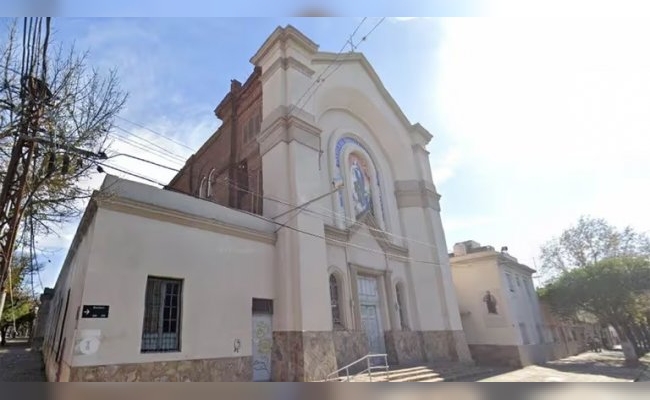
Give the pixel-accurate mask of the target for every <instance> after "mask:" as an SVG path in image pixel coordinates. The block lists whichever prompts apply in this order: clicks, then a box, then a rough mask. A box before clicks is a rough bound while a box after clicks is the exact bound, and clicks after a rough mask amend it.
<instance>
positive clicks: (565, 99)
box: [42, 17, 650, 286]
mask: <svg viewBox="0 0 650 400" xmlns="http://www.w3.org/2000/svg"><path fill="white" fill-rule="evenodd" d="M359 21H360V18H336V19H296V18H294V19H292V18H275V19H273V18H268V19H267V18H242V19H240V18H226V19H155V18H150V19H108V18H97V19H85V18H84V19H56V20H55V23H54V28H55V36H54V37H55V39H57V40H59V41H62V42H64V43H68V44H69V43H72V41H75V42H76V46H77V47H78V48H80V49H90V55H89V63H90V64H92V65H93V66H96V67H98V68H100V69H103V70H105V69H107V68H110V67H117V68H118V72H119V75H120V78H121V81H122V84H123V88H124V89H125V90H127V91H128V92H129V93H130V98H129V101H128V104H127V107H126V108H125V110H124V112H123V113H122V114H121V116H122V117H124V118H125V119H126V120H129V121H133V122H137V123H139V124H141V125H143V126H145V127H148V128H151V129H153V130H155V131H156V132H160V133H163V134H165V135H168V136H170V137H173V138H175V140H178V141H181V142H183V143H185V144H186V145H188V146H189V147H191V148H198V146H200V145H201V144H202V143H203V141H204V140H205V139H207V138H208V137H209V136H210V134H211V133H212V132H213V131H214V129H215V128H216V127H217V126H218V121H217V119H216V117H214V115H213V110H214V108H215V106H216V105H217V104H218V102H219V101H220V100H221V98H222V97H223V96H224V94H225V93H226V92H227V91H228V89H229V85H230V79H238V80H240V81H243V80H245V79H246V77H247V76H248V74H249V73H250V72H251V71H252V65H251V64H250V63H249V61H248V60H249V59H250V57H251V56H252V55H253V54H254V53H255V51H256V50H257V49H258V48H259V46H260V45H261V44H262V42H263V41H264V40H265V39H266V37H267V36H268V35H269V34H270V33H271V32H272V31H273V29H274V28H275V27H276V26H278V25H286V24H288V23H291V24H293V25H294V26H296V27H297V28H298V29H300V30H301V31H303V32H304V33H305V34H306V35H307V36H309V37H310V38H312V40H314V41H315V42H316V43H318V44H319V45H320V48H321V50H323V51H334V52H336V51H338V50H339V49H340V48H341V46H342V44H343V43H344V42H345V41H346V40H347V39H348V36H349V34H350V33H351V32H352V31H353V30H354V28H355V27H356V25H357V24H358V23H359ZM377 21H378V18H375V17H371V18H368V21H367V22H366V23H365V25H363V26H362V28H361V29H360V31H359V34H360V35H361V34H363V33H365V32H367V31H368V30H370V29H371V28H372V26H373V25H374V24H375V23H376V22H377ZM647 37H650V24H648V21H645V20H616V19H572V18H557V19H550V18H530V19H529V18H509V19H498V18H414V19H406V18H403V19H392V18H389V19H387V20H386V21H385V22H383V23H382V24H381V25H380V26H379V27H378V28H377V29H376V30H375V31H374V32H373V33H372V35H371V36H370V37H369V38H368V40H367V41H365V42H363V44H361V46H360V47H359V49H358V51H362V52H364V53H365V54H366V57H367V58H368V59H369V61H370V62H371V63H372V64H373V66H374V68H375V69H376V71H377V73H378V74H379V76H380V78H381V79H382V81H383V83H384V85H385V86H386V88H387V89H388V91H389V92H390V93H391V94H392V96H393V97H394V98H395V100H396V101H397V103H398V104H400V106H401V107H402V109H403V111H404V113H405V114H406V115H407V117H408V118H409V119H410V120H411V121H412V122H420V123H421V124H422V125H424V126H425V127H426V128H427V129H429V130H430V131H431V132H432V133H433V134H434V139H433V140H432V142H431V143H430V145H429V148H428V149H429V151H430V152H431V158H430V160H431V165H432V169H433V176H434V181H435V183H436V185H437V188H438V191H439V192H440V193H441V194H442V200H441V205H442V217H443V223H444V224H445V234H446V237H447V244H448V246H449V247H451V246H452V245H453V244H454V243H455V242H458V241H462V240H468V239H473V240H476V241H479V242H481V243H484V244H491V245H493V246H495V247H496V248H500V247H501V246H503V245H507V246H508V247H509V248H510V252H511V254H513V255H514V256H516V257H518V258H519V259H520V260H521V261H522V262H524V263H527V264H528V265H530V266H534V263H535V262H534V260H533V257H536V256H537V254H538V248H539V246H540V245H541V244H542V243H543V242H544V241H546V240H548V239H550V238H551V237H552V236H554V235H556V234H558V233H560V231H561V230H562V229H563V228H565V227H567V226H569V225H570V224H572V223H573V222H575V221H576V220H577V218H578V217H579V216H580V215H581V214H591V215H594V216H598V217H603V218H606V219H608V220H609V221H610V222H611V223H613V224H616V225H618V226H623V225H628V224H629V225H632V226H634V227H635V228H637V229H638V230H641V231H648V230H650V213H647V212H646V211H645V209H646V207H647V204H650V196H649V194H648V191H647V190H646V188H647V183H648V182H650V168H649V165H648V164H649V162H648V161H647V156H646V152H647V148H648V147H649V146H650V139H649V137H650V136H649V135H648V134H647V132H648V131H649V130H650V114H649V113H648V112H647V110H648V109H650V76H649V73H648V72H647V71H650V68H649V67H650V55H648V54H647V52H644V51H643V50H642V49H643V48H645V47H646V44H645V40H646V38H647ZM116 122H117V125H118V126H120V127H121V128H124V129H126V130H127V131H129V132H131V133H134V134H136V135H138V136H141V137H144V138H148V139H149V140H152V141H155V142H156V143H159V144H160V145H162V146H164V147H166V148H169V150H170V151H171V152H172V153H174V154H175V155H176V157H175V160H172V159H170V158H169V157H170V156H169V155H167V156H166V157H162V156H161V155H160V154H158V155H149V156H148V158H150V159H152V160H157V161H163V162H167V163H169V164H170V165H172V166H175V167H180V166H181V165H182V163H181V162H179V161H178V160H180V159H182V158H184V157H187V156H189V154H190V153H191V151H190V150H188V149H187V148H185V147H184V146H180V145H176V144H174V143H172V142H164V141H163V142H161V139H160V138H159V137H157V136H155V135H154V134H152V133H151V132H149V131H147V130H146V129H143V128H141V127H139V126H136V125H133V124H131V123H129V122H126V121H125V120H122V119H118V120H117V121H116ZM118 133H120V134H123V133H122V132H118ZM115 148H116V149H117V150H120V151H125V152H130V153H131V154H137V153H138V151H139V150H138V149H134V148H133V147H130V146H129V145H127V144H125V143H124V142H122V141H119V140H116V141H115ZM115 165H118V166H120V167H122V168H127V169H130V170H132V171H138V172H139V173H141V174H143V175H146V176H148V177H151V178H155V179H157V180H159V181H162V182H166V181H168V180H169V178H170V177H171V175H172V174H173V173H170V172H169V171H165V170H161V169H159V168H156V167H153V166H150V165H142V164H141V163H138V162H136V161H133V160H129V159H116V161H115ZM118 175H120V174H118ZM99 182H101V177H100V176H98V177H97V178H96V179H94V180H93V182H92V183H91V184H92V185H97V184H99ZM75 229H76V224H71V225H70V226H68V227H66V228H65V229H64V230H63V235H62V237H61V238H51V239H49V241H48V243H49V245H50V246H52V247H54V248H59V249H60V251H58V252H57V253H56V255H55V256H54V257H51V260H52V263H51V264H50V267H49V268H48V270H46V271H45V273H44V274H43V277H42V278H43V284H44V285H46V286H51V285H53V284H54V281H55V279H56V276H57V274H58V270H59V268H60V266H61V263H62V260H63V258H64V257H65V254H66V251H67V246H68V244H69V240H70V239H71V238H72V235H73V234H74V231H75Z"/></svg>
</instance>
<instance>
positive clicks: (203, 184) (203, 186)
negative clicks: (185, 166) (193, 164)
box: [199, 176, 205, 198]
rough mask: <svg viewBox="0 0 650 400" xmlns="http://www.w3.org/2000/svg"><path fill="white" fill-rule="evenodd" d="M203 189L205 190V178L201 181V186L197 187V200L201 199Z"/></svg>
mask: <svg viewBox="0 0 650 400" xmlns="http://www.w3.org/2000/svg"><path fill="white" fill-rule="evenodd" d="M203 188H205V176H204V177H203V178H202V179H201V184H200V185H199V198H203Z"/></svg>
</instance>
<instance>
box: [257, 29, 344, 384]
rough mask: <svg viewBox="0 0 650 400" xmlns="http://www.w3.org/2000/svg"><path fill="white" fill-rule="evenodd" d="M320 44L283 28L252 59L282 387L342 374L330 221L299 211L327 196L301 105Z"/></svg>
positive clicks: (315, 134)
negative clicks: (257, 79)
mask: <svg viewBox="0 0 650 400" xmlns="http://www.w3.org/2000/svg"><path fill="white" fill-rule="evenodd" d="M316 50H317V46H316V45H315V44H314V43H313V42H311V41H310V40H309V39H307V38H306V37H304V35H302V34H301V33H300V32H298V31H297V30H295V29H294V28H293V27H290V26H289V27H286V28H278V29H276V31H275V32H274V33H273V34H272V35H271V37H270V38H269V39H268V40H267V41H266V42H265V43H264V45H263V46H262V48H261V49H260V50H259V51H258V53H257V54H256V55H255V56H254V57H253V58H252V59H251V62H253V63H254V64H255V65H257V66H260V67H261V68H262V93H263V110H262V118H263V120H262V132H261V134H260V136H259V138H258V142H259V143H260V154H261V156H262V170H263V174H264V175H263V193H264V197H265V199H264V205H263V210H264V216H266V217H268V218H271V219H274V220H275V221H276V222H277V223H278V232H277V241H276V263H275V265H276V271H275V274H274V275H275V299H274V300H275V301H274V305H275V308H274V320H273V330H274V334H273V338H274V343H273V356H272V375H273V380H276V381H307V380H318V379H323V378H325V376H326V375H327V374H329V373H330V372H333V371H334V370H335V369H336V355H335V351H334V342H333V336H332V318H331V308H330V302H329V281H328V275H327V261H326V260H327V254H326V244H325V228H324V222H323V220H322V219H320V218H318V216H314V215H311V214H308V213H305V212H300V211H295V212H290V213H287V214H286V215H284V216H282V217H280V218H275V217H277V216H278V215H279V214H281V213H284V212H285V211H287V210H290V209H292V208H295V207H296V206H298V205H301V204H303V203H305V202H307V201H309V200H311V199H313V198H315V197H318V196H320V195H322V194H323V193H325V192H326V191H327V190H329V188H322V187H321V185H320V182H321V180H320V175H319V173H320V172H319V168H318V162H319V156H320V152H319V141H320V134H321V131H320V129H319V128H318V127H317V126H315V125H314V117H313V116H312V115H311V114H310V113H309V111H308V107H307V108H303V107H296V106H295V105H296V103H298V101H299V100H300V97H301V95H302V94H303V93H304V92H305V91H306V90H307V88H308V87H309V85H311V75H310V72H309V71H310V68H309V64H310V58H311V56H312V55H313V54H314V53H315V52H316Z"/></svg>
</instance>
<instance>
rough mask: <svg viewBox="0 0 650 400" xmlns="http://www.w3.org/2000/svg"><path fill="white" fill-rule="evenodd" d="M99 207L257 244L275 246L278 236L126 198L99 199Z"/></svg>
mask: <svg viewBox="0 0 650 400" xmlns="http://www.w3.org/2000/svg"><path fill="white" fill-rule="evenodd" d="M97 205H98V207H99V208H101V209H107V210H111V211H116V212H121V213H125V214H131V215H136V216H140V217H143V218H150V219H154V220H157V221H162V222H169V223H172V224H177V225H181V226H186V227H190V228H196V229H201V230H205V231H210V232H215V233H221V234H225V235H230V236H236V237H239V238H242V239H248V240H253V241H256V242H261V243H267V244H275V242H276V238H277V236H276V235H275V234H273V233H268V232H262V231H258V230H255V229H251V228H247V227H243V226H237V225H233V224H229V223H226V222H223V221H219V220H215V219H210V218H202V217H197V216H194V215H188V214H185V213H181V212H178V211H174V210H170V209H167V208H163V207H159V206H153V205H150V204H144V203H141V202H138V201H134V200H128V199H124V198H118V197H113V198H98V199H97Z"/></svg>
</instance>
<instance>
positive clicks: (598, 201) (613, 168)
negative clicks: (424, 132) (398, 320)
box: [431, 18, 650, 263]
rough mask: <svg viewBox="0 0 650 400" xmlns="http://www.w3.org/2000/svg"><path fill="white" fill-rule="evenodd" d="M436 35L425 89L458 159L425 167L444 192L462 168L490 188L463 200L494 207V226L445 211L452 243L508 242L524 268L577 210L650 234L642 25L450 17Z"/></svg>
mask: <svg viewBox="0 0 650 400" xmlns="http://www.w3.org/2000/svg"><path fill="white" fill-rule="evenodd" d="M442 27H443V37H442V42H441V47H440V49H439V53H438V54H437V60H438V65H437V68H436V71H435V81H434V82H432V83H431V88H432V91H433V92H434V93H435V99H436V104H439V108H438V109H436V110H435V111H436V113H437V114H438V115H439V116H440V119H441V121H442V122H441V123H442V124H443V125H444V127H445V135H446V136H449V141H450V142H452V143H453V149H454V150H453V151H458V153H457V154H459V155H460V156H462V157H460V158H456V159H454V160H453V162H449V161H448V162H447V163H445V162H443V161H441V162H440V164H439V165H437V166H436V165H435V164H434V163H433V161H432V166H433V171H434V173H436V174H438V175H439V176H440V177H442V178H443V180H444V179H445V178H446V179H447V181H446V183H445V185H446V186H447V187H449V185H454V183H455V181H457V180H461V179H463V177H459V176H454V175H453V170H454V167H453V165H456V166H458V165H460V164H461V163H462V165H463V168H469V169H471V170H473V171H475V172H476V173H477V174H478V175H480V176H482V177H484V179H487V180H489V185H488V188H489V191H487V192H485V191H484V192H480V191H479V189H478V188H479V187H480V188H481V189H483V188H484V187H485V185H479V184H478V182H473V183H468V182H463V187H468V188H469V189H468V190H467V191H465V192H464V193H463V194H462V195H463V196H468V197H475V198H484V199H497V201H495V204H496V206H495V207H493V209H492V210H490V213H489V215H487V216H486V220H492V221H493V225H492V226H491V227H490V229H485V228H484V227H483V226H478V225H477V224H472V223H467V224H462V223H458V222H454V221H458V220H462V218H461V217H462V216H459V215H450V216H448V217H447V218H446V219H448V220H450V221H451V223H450V224H446V225H445V227H446V229H447V230H449V231H450V232H449V235H448V237H450V238H451V239H453V240H456V239H458V240H466V239H468V238H470V237H469V236H475V238H476V239H477V240H479V241H481V242H487V243H485V244H493V245H495V247H496V245H499V246H500V245H501V243H506V244H509V246H510V248H511V252H513V255H515V256H516V257H518V258H520V259H521V260H523V261H524V262H527V263H531V262H532V258H533V256H536V255H537V252H538V247H539V245H541V244H542V243H543V242H544V241H546V240H547V239H550V238H551V237H552V236H554V235H557V234H559V233H560V232H561V230H562V229H564V228H565V227H567V226H569V225H570V224H572V223H573V222H574V221H575V220H576V219H577V218H578V216H579V215H580V214H591V215H595V216H599V217H603V218H606V219H607V220H609V221H610V222H611V223H613V224H616V225H625V224H631V225H633V226H635V227H636V228H637V229H640V230H648V229H650V217H647V216H646V215H647V213H646V212H645V207H646V206H645V204H648V203H649V202H650V192H648V191H647V190H645V186H647V185H646V184H645V183H644V182H648V181H650V165H649V162H648V161H647V155H646V153H647V149H648V148H649V147H650V136H649V135H647V132H649V131H650V114H648V113H647V110H648V109H650V74H648V73H647V71H648V70H650V54H649V53H647V52H643V51H639V49H641V48H644V46H645V40H646V39H645V38H647V37H650V25H649V24H647V22H646V21H640V20H617V19H603V20H590V19H514V18H513V19H498V18H489V19H488V18H470V19H465V18H449V19H445V20H443V21H442ZM457 149H458V150H457ZM459 150H462V152H461V151H459ZM453 151H452V150H449V152H450V153H452V154H453ZM434 178H435V175H434ZM459 182H460V181H459ZM472 186H475V187H476V188H477V189H476V190H474V191H473V190H472V188H471V187H472ZM442 194H443V196H445V195H446V194H445V193H444V192H443V193H442ZM455 200H456V199H453V198H449V196H446V201H447V202H454V201H455ZM466 212H467V213H468V214H471V213H472V210H466ZM444 213H445V211H444V210H443V214H444ZM456 235H458V236H456ZM478 236H480V237H478ZM451 241H452V240H450V242H451ZM448 244H449V245H452V244H453V243H448Z"/></svg>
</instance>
